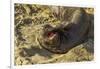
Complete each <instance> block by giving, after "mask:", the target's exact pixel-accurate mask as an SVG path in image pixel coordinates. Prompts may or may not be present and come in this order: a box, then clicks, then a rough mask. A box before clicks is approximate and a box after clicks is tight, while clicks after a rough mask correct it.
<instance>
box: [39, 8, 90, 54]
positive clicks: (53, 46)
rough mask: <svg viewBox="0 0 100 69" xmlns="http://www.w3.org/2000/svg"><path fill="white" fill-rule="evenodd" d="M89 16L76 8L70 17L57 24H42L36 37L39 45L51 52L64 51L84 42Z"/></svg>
mask: <svg viewBox="0 0 100 69" xmlns="http://www.w3.org/2000/svg"><path fill="white" fill-rule="evenodd" d="M89 26H90V23H89V18H88V15H87V13H86V12H85V10H84V9H77V10H76V11H74V13H73V15H72V19H71V20H70V21H68V22H65V23H62V24H61V25H59V26H56V27H52V26H51V25H49V24H47V25H44V26H43V29H42V34H40V37H39V38H38V41H39V43H40V45H41V46H42V47H43V48H45V49H47V50H49V51H51V52H53V53H58V54H60V53H66V52H68V51H69V50H70V49H71V48H73V47H75V46H77V45H79V44H80V43H82V42H84V41H85V39H86V38H87V34H88V31H89Z"/></svg>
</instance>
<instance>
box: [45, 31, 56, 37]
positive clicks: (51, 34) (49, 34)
mask: <svg viewBox="0 0 100 69" xmlns="http://www.w3.org/2000/svg"><path fill="white" fill-rule="evenodd" d="M54 34H56V33H55V32H49V33H48V34H47V36H48V37H52V36H53V35H54Z"/></svg>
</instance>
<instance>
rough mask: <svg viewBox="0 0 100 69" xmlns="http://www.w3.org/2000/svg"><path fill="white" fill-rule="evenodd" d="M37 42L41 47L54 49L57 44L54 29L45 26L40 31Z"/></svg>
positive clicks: (56, 33) (56, 35) (57, 38)
mask: <svg viewBox="0 0 100 69" xmlns="http://www.w3.org/2000/svg"><path fill="white" fill-rule="evenodd" d="M39 40H40V42H41V44H42V45H43V46H48V47H56V46H58V44H59V34H58V32H57V31H56V30H55V29H54V27H52V26H51V25H49V24H46V25H44V26H43V28H42V29H41V32H40V37H39Z"/></svg>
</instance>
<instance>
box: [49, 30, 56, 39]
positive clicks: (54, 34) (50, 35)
mask: <svg viewBox="0 0 100 69" xmlns="http://www.w3.org/2000/svg"><path fill="white" fill-rule="evenodd" d="M56 36H57V33H56V32H48V34H47V37H48V38H49V40H53V39H54V38H55V37H56Z"/></svg>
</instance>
